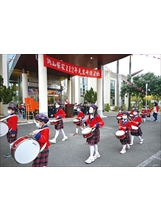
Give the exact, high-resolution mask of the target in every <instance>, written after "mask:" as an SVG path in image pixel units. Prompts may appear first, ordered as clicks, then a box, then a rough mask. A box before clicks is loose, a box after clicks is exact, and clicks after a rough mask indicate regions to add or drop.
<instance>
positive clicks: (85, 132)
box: [82, 127, 94, 138]
mask: <svg viewBox="0 0 161 222" xmlns="http://www.w3.org/2000/svg"><path fill="white" fill-rule="evenodd" d="M82 134H83V137H84V138H90V137H91V136H93V134H94V132H93V131H92V128H90V127H87V128H85V129H83V130H82Z"/></svg>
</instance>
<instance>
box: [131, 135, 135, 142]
mask: <svg viewBox="0 0 161 222" xmlns="http://www.w3.org/2000/svg"><path fill="white" fill-rule="evenodd" d="M133 142H134V136H132V135H131V143H133Z"/></svg>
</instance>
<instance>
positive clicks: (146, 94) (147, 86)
mask: <svg viewBox="0 0 161 222" xmlns="http://www.w3.org/2000/svg"><path fill="white" fill-rule="evenodd" d="M145 86H146V109H147V97H148V91H150V89H148V83H146V85H145Z"/></svg>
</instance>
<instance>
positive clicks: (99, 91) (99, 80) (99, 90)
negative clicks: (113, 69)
mask: <svg viewBox="0 0 161 222" xmlns="http://www.w3.org/2000/svg"><path fill="white" fill-rule="evenodd" d="M101 69H102V73H103V66H101ZM97 106H98V110H97V113H98V114H99V115H100V116H103V113H102V110H103V103H102V78H97Z"/></svg>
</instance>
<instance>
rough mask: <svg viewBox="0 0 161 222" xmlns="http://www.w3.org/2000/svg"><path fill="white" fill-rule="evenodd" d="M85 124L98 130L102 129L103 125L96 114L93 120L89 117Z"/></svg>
mask: <svg viewBox="0 0 161 222" xmlns="http://www.w3.org/2000/svg"><path fill="white" fill-rule="evenodd" d="M85 124H86V125H89V126H90V127H91V128H92V127H94V126H95V125H96V129H98V128H102V127H103V126H104V124H105V123H104V122H103V120H102V118H101V117H100V116H99V115H98V114H96V115H95V116H94V118H93V119H91V118H90V115H89V116H88V119H87V120H86V122H85Z"/></svg>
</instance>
